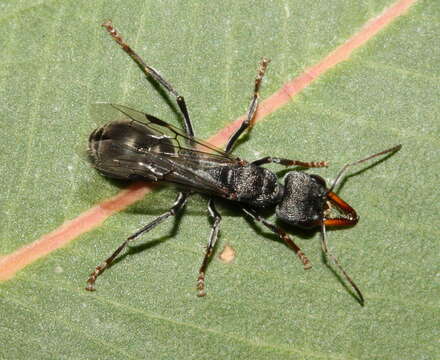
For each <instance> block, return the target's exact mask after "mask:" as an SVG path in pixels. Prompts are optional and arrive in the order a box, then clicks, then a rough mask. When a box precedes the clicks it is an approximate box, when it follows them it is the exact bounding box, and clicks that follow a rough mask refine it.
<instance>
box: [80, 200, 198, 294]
mask: <svg viewBox="0 0 440 360" xmlns="http://www.w3.org/2000/svg"><path fill="white" fill-rule="evenodd" d="M189 195H190V194H189V193H183V192H180V193H179V194H178V195H177V199H176V201H175V203H174V204H173V206H172V207H171V209H170V210H168V211H167V212H165V213H163V214H162V215H160V216H158V217H157V218H156V219H154V220H153V221H152V222H150V223H149V224H147V225H146V226H144V227H143V228H141V229H139V230H138V231H136V232H135V233H134V234H132V235H130V236H129V237H128V238H127V240H125V241H124V242H123V243H122V244H121V245H119V247H118V248H117V249H116V250H115V251H114V252H113V254H111V256H110V257H108V258H107V259H106V260H104V261H103V262H102V263H101V264H100V265H98V266H97V267H96V268H95V270H94V271H93V272H92V273H91V274H90V276H89V278H88V280H87V287H86V290H88V291H94V290H95V281H96V278H97V277H98V276H99V275H101V274H102V273H103V272H104V270H105V269H107V268H108V267H110V266H111V264H112V263H113V261H114V260H115V258H116V257H117V256H118V255H119V253H120V252H121V251H122V250H123V249H125V247H126V246H127V245H128V243H129V242H130V241H131V240H134V239H136V238H137V237H138V236H139V235H141V234H143V233H146V232H148V231H150V230H151V229H153V228H154V227H156V226H157V225H159V224H160V223H161V222H162V221H164V220H165V219H167V218H169V217H170V216H175V215H176V214H177V213H178V212H179V211H180V210H181V209H182V208H183V207H184V206H185V204H186V201H187V199H188V196H189Z"/></svg>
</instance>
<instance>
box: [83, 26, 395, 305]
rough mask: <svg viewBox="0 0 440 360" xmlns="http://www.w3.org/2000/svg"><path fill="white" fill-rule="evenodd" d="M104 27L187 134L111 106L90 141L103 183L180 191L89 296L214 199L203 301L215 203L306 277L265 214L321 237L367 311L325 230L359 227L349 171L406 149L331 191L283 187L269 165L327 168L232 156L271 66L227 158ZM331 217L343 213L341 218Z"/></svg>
mask: <svg viewBox="0 0 440 360" xmlns="http://www.w3.org/2000/svg"><path fill="white" fill-rule="evenodd" d="M102 26H103V27H104V28H105V29H106V30H107V31H108V33H109V34H110V35H111V37H112V38H113V39H114V40H115V41H116V42H117V43H118V44H119V45H120V46H121V47H122V49H123V50H124V51H125V52H126V53H127V54H128V55H129V56H130V57H131V58H132V59H133V60H134V61H135V63H136V64H137V65H138V66H139V67H140V69H141V70H142V71H143V72H144V73H145V75H146V76H151V77H152V78H153V79H154V80H155V81H156V82H157V83H159V84H160V85H161V86H163V87H164V88H165V89H166V90H167V91H168V92H169V93H170V94H171V95H173V96H174V97H175V99H176V102H177V105H178V107H179V109H180V112H181V114H182V116H183V120H184V130H181V129H178V128H176V127H174V126H172V125H170V124H168V123H166V122H165V121H163V120H160V119H158V118H156V117H154V116H152V115H149V114H145V113H142V112H138V111H136V110H133V109H130V108H128V107H125V106H122V105H116V104H104V105H105V106H106V108H108V109H110V110H112V111H114V112H115V113H116V115H117V116H119V119H118V120H115V121H112V122H109V123H107V124H105V125H103V126H101V127H99V128H97V129H96V130H94V131H93V132H92V133H91V135H90V137H89V146H88V154H89V157H90V160H91V162H92V163H93V165H94V167H95V168H96V169H97V170H98V171H99V172H100V173H101V174H103V175H104V176H108V177H111V178H115V179H124V180H143V181H154V182H158V181H162V182H168V183H173V184H175V185H177V186H178V187H179V188H180V191H179V193H178V195H177V199H176V201H175V202H174V204H173V205H172V206H171V208H170V209H169V210H168V211H166V212H165V213H163V214H162V215H160V216H158V217H157V218H156V219H154V220H153V221H151V222H150V223H149V224H147V225H145V226H144V227H142V228H141V229H139V230H138V231H136V232H135V233H134V234H132V235H130V236H129V237H128V238H127V239H126V240H125V241H124V242H123V243H122V244H120V246H119V247H118V248H117V249H116V250H115V251H114V252H113V254H112V255H111V256H110V257H108V258H107V259H106V260H104V261H103V262H102V263H101V264H100V265H99V266H97V267H96V268H95V270H94V271H93V272H92V273H91V274H90V276H89V278H88V280H87V287H86V290H89V291H93V290H95V286H94V285H95V281H96V279H97V277H98V276H99V275H101V274H102V273H103V271H104V270H105V269H107V268H108V267H110V266H111V264H112V263H113V261H114V260H115V258H116V257H117V256H118V255H119V254H120V253H121V251H122V250H124V249H125V248H126V247H127V245H128V244H129V243H130V242H131V241H132V240H134V239H136V238H137V237H139V236H140V235H141V234H144V233H147V232H148V231H150V230H151V229H153V228H154V227H156V226H157V225H159V224H160V223H162V222H163V221H165V220H166V219H168V218H170V217H172V216H175V215H176V214H177V213H178V212H179V211H181V210H182V209H183V208H184V206H185V204H186V202H187V200H188V197H189V196H190V195H191V194H193V193H196V192H197V193H203V194H205V195H208V196H209V197H210V198H209V201H208V211H209V216H210V217H211V218H212V220H213V222H212V228H211V234H210V237H209V240H208V245H207V247H206V251H205V255H204V258H203V262H202V265H201V267H200V269H199V275H198V279H197V289H198V296H205V295H206V292H205V274H206V270H207V266H208V262H209V259H210V256H211V255H212V253H213V249H214V246H215V243H216V241H217V238H218V233H219V227H220V222H221V215H220V214H219V212H218V211H217V209H216V206H215V201H216V200H215V199H216V198H223V199H227V200H231V201H232V202H233V203H235V204H236V205H237V206H238V207H239V208H240V209H241V210H242V211H243V212H244V213H245V214H246V215H247V216H249V217H250V218H251V219H253V220H254V221H257V222H260V223H261V224H262V225H264V226H265V227H267V228H268V229H269V230H271V231H272V232H274V233H275V234H277V235H278V236H279V237H280V238H281V239H282V240H283V241H284V242H285V243H286V244H287V245H288V246H289V247H290V248H291V249H292V250H293V251H294V252H295V253H296V255H297V256H298V258H299V260H300V261H301V262H302V264H303V266H304V269H309V268H310V267H311V263H310V261H309V259H308V258H307V257H306V255H305V254H304V253H303V252H302V251H301V249H300V248H299V247H298V245H296V244H295V242H294V241H293V240H292V239H291V238H290V237H289V235H288V234H287V233H286V232H285V231H284V230H283V229H281V228H280V227H278V226H277V225H275V224H274V223H271V222H269V221H268V220H266V219H265V218H263V217H262V216H261V215H260V214H259V210H260V209H267V208H275V213H276V216H277V217H278V218H279V219H280V220H281V221H283V222H285V223H287V224H290V225H293V226H296V227H301V228H308V229H309V228H316V227H319V228H320V229H321V235H322V236H321V240H322V241H321V243H322V249H323V251H324V253H325V254H326V255H327V256H328V257H329V258H330V259H331V260H332V261H333V263H334V264H335V265H336V266H337V267H338V268H339V270H340V271H341V272H342V274H343V275H344V277H345V279H346V280H347V281H348V282H349V283H350V284H351V286H352V287H353V289H354V290H355V292H356V293H357V297H358V301H359V302H360V304H361V305H363V304H364V297H363V295H362V293H361V291H360V289H359V288H358V286H357V285H356V284H355V283H354V281H353V280H352V279H351V277H350V276H349V275H348V274H347V273H346V272H345V270H344V269H343V268H342V266H341V265H340V264H339V262H338V260H337V259H336V257H335V256H334V255H332V254H331V253H330V252H329V249H328V245H327V239H326V228H327V227H345V226H353V225H355V224H356V223H357V221H358V219H359V218H358V215H357V214H356V211H355V210H354V209H353V208H352V207H351V206H350V205H349V204H347V203H346V202H345V201H344V200H342V199H341V198H340V197H339V196H338V195H337V194H336V193H335V192H334V189H335V187H336V186H337V185H338V184H339V183H340V181H341V179H342V178H343V176H344V174H345V173H346V171H347V169H348V168H349V167H352V166H355V165H358V164H361V163H363V162H365V161H367V160H370V159H373V158H376V157H378V156H380V155H384V154H389V155H390V154H391V153H394V152H396V151H398V150H399V149H400V148H401V145H397V146H394V147H392V148H389V149H387V150H384V151H381V152H378V153H375V154H373V155H370V156H367V157H365V158H363V159H361V160H358V161H355V162H352V163H348V164H346V165H345V166H344V167H343V168H342V169H341V170H340V171H339V173H338V175H337V176H336V178H335V180H334V181H333V183H332V184H331V185H330V187H328V186H327V185H326V182H325V180H324V179H323V178H322V177H320V176H318V175H313V174H311V175H309V174H306V173H304V172H300V171H290V172H288V173H287V174H286V176H285V179H284V185H282V184H281V183H280V182H279V181H278V178H277V176H276V175H275V174H274V173H273V172H272V171H270V170H268V169H266V168H264V167H262V165H265V164H269V163H275V164H279V165H282V166H288V167H291V166H299V167H302V168H319V167H325V166H327V165H328V164H327V162H325V161H319V162H313V161H308V162H305V161H299V160H289V159H284V158H277V157H270V156H267V157H264V158H262V159H258V160H254V161H252V162H248V161H246V160H242V159H239V158H237V157H235V156H233V155H232V149H233V147H234V145H235V143H236V141H237V139H238V138H239V137H240V135H242V134H243V132H245V131H246V130H248V129H249V127H250V126H251V124H252V120H253V118H254V116H255V112H256V110H257V106H258V99H259V92H260V86H261V82H262V80H263V77H264V74H265V72H266V68H267V66H268V64H269V60H268V59H266V58H263V59H262V60H261V62H260V64H259V69H258V75H257V77H256V79H255V86H254V91H253V96H252V100H251V102H250V105H249V108H248V111H247V116H246V118H245V120H244V121H243V122H242V124H241V126H240V127H239V128H238V129H237V130H236V131H235V133H234V134H233V135H232V136H231V137H230V139H229V141H228V142H227V144H226V147H225V149H224V150H221V149H218V148H216V147H214V146H213V145H211V144H209V143H206V142H204V141H201V140H198V139H197V138H196V137H195V136H194V130H193V126H192V123H191V119H190V116H189V112H188V108H187V106H186V103H185V99H184V98H183V96H181V95H180V94H179V93H178V92H177V91H176V90H175V89H174V87H173V86H172V85H171V84H170V83H169V82H168V81H167V80H165V79H164V78H163V77H162V75H160V74H159V72H158V71H157V70H155V69H154V68H152V67H151V66H149V65H147V64H146V63H145V62H144V61H143V60H142V59H141V58H140V57H139V55H137V54H136V53H135V52H134V51H133V50H132V49H131V47H130V46H129V45H128V44H127V43H126V42H125V41H124V40H123V38H122V37H121V35H120V33H119V32H118V31H117V30H116V29H115V28H114V27H113V25H112V23H111V21H107V22H105V23H104V24H102ZM332 209H335V210H337V211H338V215H337V216H334V215H332V214H333V211H332Z"/></svg>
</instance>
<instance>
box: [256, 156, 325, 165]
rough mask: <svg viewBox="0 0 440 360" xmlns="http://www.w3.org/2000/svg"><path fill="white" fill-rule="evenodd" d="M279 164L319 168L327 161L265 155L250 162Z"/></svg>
mask: <svg viewBox="0 0 440 360" xmlns="http://www.w3.org/2000/svg"><path fill="white" fill-rule="evenodd" d="M271 163H274V164H279V165H283V166H301V167H305V168H320V167H327V166H328V162H327V161H299V160H289V159H284V158H277V157H272V156H266V157H264V158H262V159H258V160H255V161H252V163H251V164H253V165H263V164H271Z"/></svg>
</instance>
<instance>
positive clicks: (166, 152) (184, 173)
mask: <svg viewBox="0 0 440 360" xmlns="http://www.w3.org/2000/svg"><path fill="white" fill-rule="evenodd" d="M93 110H94V111H95V115H96V114H98V113H99V114H101V116H102V117H105V119H106V120H107V121H109V120H111V121H110V122H108V123H107V124H106V125H103V126H101V127H99V128H98V129H96V130H95V131H94V132H93V133H92V135H91V137H90V139H91V140H90V143H89V155H91V157H92V162H93V163H94V165H95V167H96V168H97V169H98V170H99V171H100V172H101V173H102V174H104V175H106V176H110V177H114V178H120V179H121V178H125V179H143V180H147V181H148V180H153V181H159V180H161V181H167V182H171V183H176V184H180V185H184V186H186V187H189V188H191V189H194V190H196V191H201V192H205V193H210V194H214V195H218V196H222V197H226V198H228V197H229V191H228V190H227V189H226V188H224V187H223V186H222V184H220V183H219V182H218V180H216V179H214V178H213V177H212V175H210V174H212V173H210V171H209V170H210V169H212V168H215V169H218V168H219V167H230V166H232V165H238V166H240V165H241V164H242V162H241V161H240V160H239V159H235V158H233V157H231V156H230V155H228V154H226V153H225V152H224V151H222V150H220V149H217V148H215V147H214V146H212V145H210V144H208V143H206V142H203V141H200V140H198V139H195V138H193V137H190V136H187V135H186V134H185V133H184V132H183V131H182V130H180V129H178V128H175V127H174V126H172V125H170V124H168V123H166V122H165V121H163V120H160V119H158V118H156V117H154V116H152V115H148V114H144V113H141V112H138V111H136V110H133V109H130V108H127V107H125V106H122V105H114V104H96V105H95V106H94V108H93ZM127 125H128V126H127ZM127 131H128V133H127ZM103 150H105V151H103Z"/></svg>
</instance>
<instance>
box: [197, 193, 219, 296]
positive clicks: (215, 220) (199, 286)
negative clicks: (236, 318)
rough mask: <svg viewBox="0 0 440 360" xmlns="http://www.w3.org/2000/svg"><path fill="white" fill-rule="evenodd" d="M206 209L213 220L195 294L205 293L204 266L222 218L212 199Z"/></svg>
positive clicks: (205, 266) (206, 263) (213, 244)
mask: <svg viewBox="0 0 440 360" xmlns="http://www.w3.org/2000/svg"><path fill="white" fill-rule="evenodd" d="M208 211H209V216H210V217H211V218H212V220H213V224H212V229H211V235H210V236H209V241H208V246H207V247H206V252H205V257H204V258H203V262H202V266H200V269H199V277H198V278H197V290H199V293H198V294H197V296H205V295H206V292H205V274H206V268H207V267H208V263H209V259H210V258H211V255H212V251H213V249H214V246H215V243H216V241H217V238H218V231H219V227H220V221H221V220H222V217H221V216H220V214H219V213H218V211H217V209H216V208H215V205H214V201H213V200H212V199H210V200H209V203H208Z"/></svg>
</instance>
